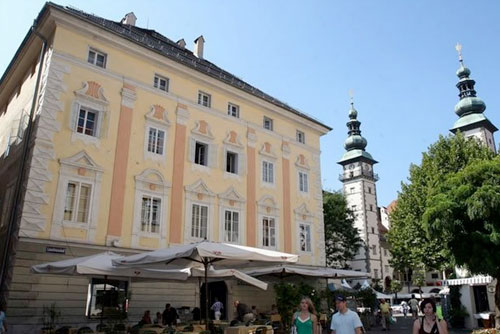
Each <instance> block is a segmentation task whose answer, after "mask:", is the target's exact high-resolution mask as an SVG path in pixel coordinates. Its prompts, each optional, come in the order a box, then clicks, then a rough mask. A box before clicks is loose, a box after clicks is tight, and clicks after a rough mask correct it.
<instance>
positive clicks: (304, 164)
mask: <svg viewBox="0 0 500 334" xmlns="http://www.w3.org/2000/svg"><path fill="white" fill-rule="evenodd" d="M295 165H296V166H297V167H300V168H304V169H309V168H310V167H309V163H308V162H307V160H306V158H305V157H304V155H303V154H299V155H298V156H297V161H295Z"/></svg>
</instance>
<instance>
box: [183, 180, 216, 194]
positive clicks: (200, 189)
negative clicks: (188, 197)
mask: <svg viewBox="0 0 500 334" xmlns="http://www.w3.org/2000/svg"><path fill="white" fill-rule="evenodd" d="M184 189H185V190H186V192H191V193H196V194H201V195H207V196H210V197H213V196H215V193H214V192H213V191H211V190H210V189H209V188H208V186H207V185H206V184H205V182H203V180H202V179H199V180H198V181H196V182H195V183H193V184H190V185H187V186H185V187H184Z"/></svg>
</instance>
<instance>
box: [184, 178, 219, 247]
mask: <svg viewBox="0 0 500 334" xmlns="http://www.w3.org/2000/svg"><path fill="white" fill-rule="evenodd" d="M184 190H185V193H186V201H185V203H186V207H185V214H184V217H185V218H184V222H185V224H184V225H185V226H184V241H185V243H189V242H197V241H201V240H203V239H202V238H197V237H193V236H191V228H192V226H191V225H192V221H193V204H198V205H205V206H207V207H208V213H207V240H214V216H215V215H214V213H215V198H216V194H215V193H214V192H213V191H211V190H210V189H209V188H208V186H207V185H206V184H205V182H203V180H202V179H199V180H198V181H196V182H194V183H193V184H190V185H187V186H185V187H184Z"/></svg>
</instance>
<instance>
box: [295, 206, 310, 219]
mask: <svg viewBox="0 0 500 334" xmlns="http://www.w3.org/2000/svg"><path fill="white" fill-rule="evenodd" d="M293 212H294V213H295V214H296V215H297V216H298V217H299V218H301V219H302V220H306V219H307V218H310V217H314V214H313V213H312V212H311V211H309V209H308V208H307V205H306V203H303V204H302V205H301V206H299V207H298V208H296V209H294V210H293Z"/></svg>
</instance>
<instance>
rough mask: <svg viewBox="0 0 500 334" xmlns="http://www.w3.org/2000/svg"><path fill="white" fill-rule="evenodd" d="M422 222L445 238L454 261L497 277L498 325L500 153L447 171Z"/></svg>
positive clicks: (499, 311)
mask: <svg viewBox="0 0 500 334" xmlns="http://www.w3.org/2000/svg"><path fill="white" fill-rule="evenodd" d="M423 223H424V225H423V227H424V229H425V231H426V232H427V234H428V235H429V236H438V238H440V239H441V240H443V241H444V247H446V248H447V249H449V251H450V253H451V254H452V255H453V260H454V262H455V263H456V264H457V265H459V266H463V267H465V268H466V269H468V270H469V271H470V272H471V273H472V274H488V275H491V276H492V277H494V278H496V279H497V285H496V293H495V305H496V324H497V328H498V329H500V256H498V254H500V156H496V157H495V158H494V159H492V160H482V161H481V160H479V161H475V162H472V163H471V164H469V165H468V166H467V167H466V168H465V169H463V170H462V171H459V172H457V173H454V174H451V175H449V176H448V178H447V180H446V182H444V183H443V184H442V185H440V187H438V188H436V189H435V191H434V195H433V196H432V197H430V199H429V201H428V205H427V208H426V211H425V213H424V215H423Z"/></svg>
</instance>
